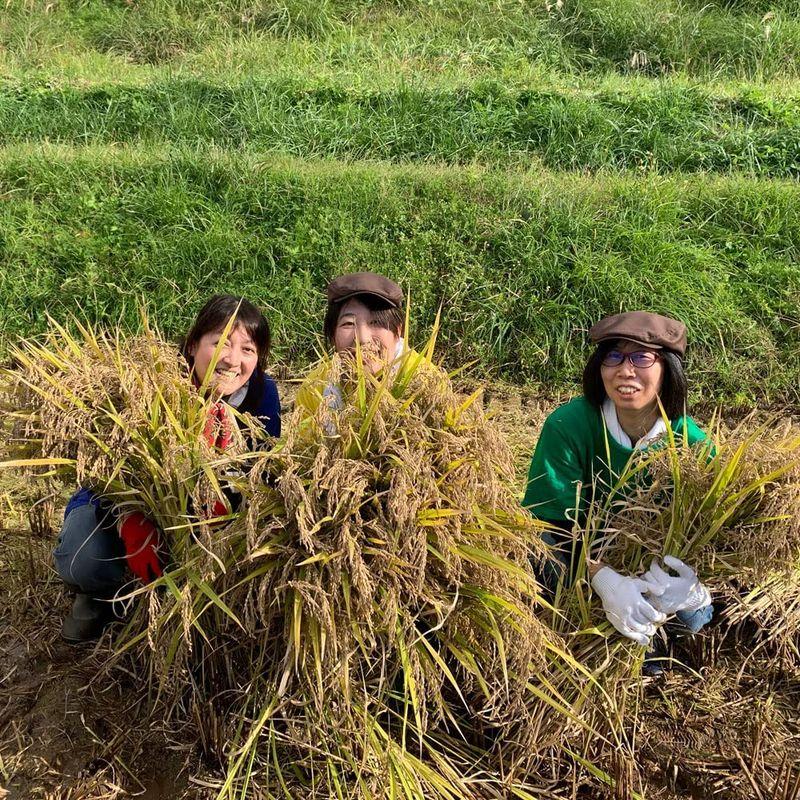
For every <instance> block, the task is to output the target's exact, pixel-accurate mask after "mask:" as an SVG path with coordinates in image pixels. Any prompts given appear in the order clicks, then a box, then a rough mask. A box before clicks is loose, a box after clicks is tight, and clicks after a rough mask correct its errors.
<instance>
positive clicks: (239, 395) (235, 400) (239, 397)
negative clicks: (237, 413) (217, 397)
mask: <svg viewBox="0 0 800 800" xmlns="http://www.w3.org/2000/svg"><path fill="white" fill-rule="evenodd" d="M249 386H250V381H247V383H246V384H245V385H244V386H240V387H239V388H238V389H237V390H236V391H235V392H234V393H233V394H232V395H229V396H228V397H226V398H225V402H226V403H227V404H228V405H229V406H231V407H232V408H239V406H240V405H241V404H242V403H243V402H244V399H245V397H247V389H248V387H249Z"/></svg>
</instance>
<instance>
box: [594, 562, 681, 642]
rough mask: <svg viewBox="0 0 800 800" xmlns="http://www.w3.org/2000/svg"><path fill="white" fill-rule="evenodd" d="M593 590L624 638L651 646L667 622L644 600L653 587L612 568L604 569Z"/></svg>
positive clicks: (611, 621) (610, 620) (597, 574)
mask: <svg viewBox="0 0 800 800" xmlns="http://www.w3.org/2000/svg"><path fill="white" fill-rule="evenodd" d="M592 588H593V589H594V590H595V591H596V592H597V594H598V595H599V596H600V599H601V600H602V601H603V611H605V612H606V619H608V621H609V622H610V623H611V624H612V625H613V626H614V627H615V628H616V629H617V630H618V631H619V632H620V633H621V634H622V635H623V636H627V637H628V638H629V639H633V641H634V642H638V643H639V644H641V645H643V646H647V645H648V644H649V643H650V637H651V636H652V635H653V634H654V633H655V632H656V626H657V625H659V624H661V623H662V622H665V621H666V619H667V618H666V616H665V615H664V614H662V613H661V612H660V611H657V610H656V609H655V608H653V606H652V605H650V603H648V602H647V600H646V599H645V598H644V597H643V596H642V595H643V592H647V591H651V587H650V585H649V584H647V583H645V582H644V581H643V580H640V579H639V578H629V577H626V576H625V575H620V574H619V573H618V572H614V570H613V569H611V567H603V568H602V569H600V570H598V572H597V573H596V574H595V576H594V577H593V578H592Z"/></svg>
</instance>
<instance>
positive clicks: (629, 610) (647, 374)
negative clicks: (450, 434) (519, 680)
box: [523, 311, 713, 645]
mask: <svg viewBox="0 0 800 800" xmlns="http://www.w3.org/2000/svg"><path fill="white" fill-rule="evenodd" d="M589 336H590V339H591V340H592V342H593V343H594V344H596V346H597V347H596V349H595V351H594V353H593V354H592V356H591V357H590V358H589V361H588V363H587V364H586V368H585V369H584V373H583V396H581V397H576V398H575V399H574V400H571V401H570V402H568V403H566V404H564V405H562V406H560V407H559V408H557V409H556V410H555V411H554V412H553V413H552V414H550V416H549V417H548V418H547V420H545V423H544V426H543V428H542V432H541V435H540V437H539V441H538V443H537V445H536V450H535V452H534V454H533V459H532V461H531V465H530V469H529V471H528V484H527V489H526V492H525V498H524V500H523V505H524V506H525V507H526V508H528V509H529V510H530V512H531V513H532V514H533V515H534V516H536V517H537V518H538V519H541V520H544V521H546V522H548V523H550V525H551V526H552V530H551V532H548V533H547V534H545V539H546V540H547V541H548V543H549V544H551V545H552V547H553V551H554V557H555V558H554V560H553V562H551V563H550V564H549V565H547V569H546V570H545V574H544V575H543V578H544V582H545V584H546V585H547V584H549V586H550V588H551V589H553V588H554V587H555V584H556V582H557V580H558V574H559V572H561V573H562V574H565V575H566V577H567V578H568V579H569V578H571V576H572V575H573V574H574V570H575V569H576V567H577V558H578V557H580V553H579V552H576V551H579V548H580V541H579V539H578V538H577V537H576V536H574V535H573V530H580V529H581V528H582V526H583V525H584V523H585V516H586V511H587V508H588V505H589V503H590V502H591V501H592V500H594V501H595V502H597V501H602V500H604V499H607V498H608V496H609V494H610V493H611V492H612V491H613V490H615V489H616V490H622V491H624V487H618V483H619V479H620V476H621V475H623V474H624V473H625V471H626V468H627V467H628V465H629V463H630V460H631V457H632V455H633V454H634V452H635V451H636V450H644V449H646V448H648V447H650V446H652V445H654V444H656V443H657V442H658V441H659V440H661V439H663V437H664V436H665V434H666V432H667V428H666V424H665V422H664V416H666V417H667V419H668V420H669V421H670V425H671V427H672V430H673V432H674V434H675V436H676V438H678V439H683V440H685V441H686V442H688V444H690V445H695V444H699V443H705V442H706V436H705V434H704V433H703V431H702V430H700V428H699V427H698V426H697V424H696V423H695V421H694V420H693V419H692V418H691V417H689V416H686V399H687V383H686V376H685V374H684V370H683V361H682V359H683V355H684V353H685V350H686V327H685V326H684V325H683V323H681V322H678V321H677V320H674V319H670V318H669V317H663V316H660V315H658V314H652V313H649V312H646V311H632V312H627V313H624V314H617V315H615V316H612V317H607V318H605V319H603V320H601V321H600V322H598V323H597V324H596V325H595V326H594V327H593V328H592V329H591V330H590V332H589ZM662 409H663V415H662ZM665 563H666V564H667V565H668V566H670V567H672V568H673V569H676V570H678V573H679V574H678V576H677V577H675V576H673V575H671V574H669V573H667V572H665V571H664V570H662V569H661V567H660V566H659V565H658V564H654V565H653V567H651V569H650V571H649V572H648V573H646V574H645V576H644V580H642V579H639V578H631V577H626V576H623V575H619V574H618V573H616V572H615V571H614V570H612V569H611V567H608V566H605V565H603V564H599V563H592V562H591V561H590V562H589V575H590V578H591V583H592V586H593V588H594V590H595V591H596V592H597V594H598V595H599V596H600V598H601V600H602V601H603V608H604V610H605V612H606V616H607V617H608V619H609V621H610V622H611V623H612V625H614V627H615V628H616V629H617V630H618V631H619V632H620V633H622V634H623V635H625V636H627V637H628V638H630V639H633V640H634V641H636V642H639V643H640V644H642V645H647V644H648V643H649V641H650V637H651V636H652V635H653V634H654V633H655V630H656V626H658V625H660V624H661V623H663V622H664V621H665V620H666V618H667V615H670V614H677V616H678V618H679V619H680V620H681V622H683V624H684V625H685V626H686V627H688V628H689V629H690V630H692V631H693V632H696V631H697V630H699V629H700V628H701V627H702V626H703V625H705V624H706V623H707V622H708V621H709V620H710V619H711V615H712V613H713V608H712V606H711V604H710V602H711V601H710V596H709V594H708V591H707V590H706V589H705V587H703V586H702V584H700V582H699V581H698V580H697V576H696V575H695V574H694V572H693V570H691V569H690V568H689V567H687V566H686V565H685V564H683V563H682V562H680V561H678V559H674V558H672V557H670V556H667V557H666V558H665Z"/></svg>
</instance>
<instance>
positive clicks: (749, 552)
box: [551, 419, 800, 797]
mask: <svg viewBox="0 0 800 800" xmlns="http://www.w3.org/2000/svg"><path fill="white" fill-rule="evenodd" d="M713 428H716V430H715V433H714V435H713V437H712V439H713V441H709V443H708V445H707V446H698V447H695V448H691V447H689V446H688V445H685V444H683V443H682V442H681V441H680V440H677V439H676V438H675V437H674V436H673V435H672V433H671V432H668V436H667V440H666V441H665V443H664V445H663V446H662V447H659V448H653V449H651V450H649V451H646V452H643V453H638V454H636V455H635V456H634V458H633V459H632V461H631V463H630V464H629V466H628V469H627V471H626V474H624V475H623V476H621V477H620V480H619V484H618V486H616V487H611V491H610V492H608V493H606V492H599V491H598V492H596V496H598V497H599V496H602V497H603V500H602V501H597V502H594V503H591V504H590V507H589V509H588V512H587V518H586V523H585V526H584V528H583V530H582V537H583V550H584V552H591V553H592V555H593V557H594V558H596V559H598V560H600V561H602V562H604V563H607V564H609V565H610V566H612V567H613V568H614V569H616V570H618V571H619V572H621V573H623V574H633V575H636V574H640V573H641V572H642V571H643V570H644V569H645V568H646V567H647V566H649V564H650V561H651V559H652V558H654V557H658V558H661V557H662V556H663V555H666V554H672V555H677V556H679V557H680V558H682V559H684V560H685V561H686V562H687V563H689V564H690V565H692V566H693V567H695V568H696V569H697V571H698V573H699V575H700V578H701V579H702V580H703V582H704V583H706V584H707V585H708V586H709V587H710V588H711V589H712V592H713V593H714V598H715V600H716V601H720V600H721V601H722V602H721V605H722V606H723V609H724V610H723V612H722V613H723V616H724V618H725V620H726V622H727V623H728V624H729V625H730V624H733V623H737V624H739V623H745V622H746V623H748V625H749V626H750V627H749V628H748V636H750V637H751V638H750V642H749V644H750V647H751V648H752V646H753V644H754V643H755V641H761V642H763V643H764V644H765V645H766V644H769V646H770V653H771V654H772V655H773V656H775V655H777V656H778V657H779V661H780V663H782V664H783V665H784V666H792V667H795V668H796V666H797V665H798V663H800V657H799V656H800V652H799V650H800V601H798V597H800V436H798V431H797V430H796V429H794V428H792V427H791V425H790V424H788V423H786V424H784V425H776V424H774V423H773V424H762V425H756V424H755V423H754V422H753V421H752V419H749V420H745V421H744V422H743V423H741V424H740V425H739V426H738V427H737V428H736V429H735V430H733V431H729V432H724V433H723V432H722V431H721V430H720V429H719V426H714V425H712V429H713ZM623 485H624V486H625V487H626V488H625V491H624V492H621V491H617V490H618V489H620V488H621V487H622V486H623ZM553 606H554V611H553V612H552V613H551V624H552V626H553V627H554V629H556V630H557V631H558V632H560V633H561V634H562V635H563V636H564V637H565V638H566V641H567V642H568V645H569V651H570V653H571V655H572V656H573V658H574V659H575V661H576V662H577V663H579V664H581V665H582V666H583V667H584V668H585V669H586V670H587V671H589V672H590V673H591V674H592V675H593V676H594V678H595V679H596V680H595V681H587V682H585V683H584V684H583V685H581V684H578V683H577V682H572V683H571V684H570V685H565V684H564V683H563V682H562V683H561V684H559V692H560V695H561V696H562V697H563V698H564V699H565V702H568V703H569V704H570V706H571V707H572V708H573V709H574V710H576V709H578V708H580V710H581V714H582V717H583V719H584V722H585V729H584V730H589V731H591V730H596V731H598V732H600V733H602V734H603V737H602V738H597V737H593V736H591V735H589V736H584V741H583V743H582V744H581V745H579V746H576V747H577V749H575V751H574V752H573V757H574V761H575V763H576V772H577V773H578V774H580V773H581V772H582V773H583V774H584V775H586V774H590V775H592V776H594V778H595V779H597V780H599V781H600V782H601V783H605V784H608V785H614V786H615V787H616V791H617V795H616V796H620V797H622V796H629V795H626V794H625V791H627V790H626V788H625V786H626V784H627V785H628V786H630V781H631V780H633V784H634V786H635V780H636V776H635V774H634V775H633V776H632V778H626V776H625V774H624V773H625V770H624V769H622V766H623V765H621V764H620V759H622V760H624V761H627V763H628V764H629V765H633V764H634V763H636V761H637V759H636V751H637V737H639V736H641V731H639V730H638V725H637V719H638V717H639V708H640V705H641V700H642V686H641V684H640V682H639V681H638V680H637V677H638V675H639V672H640V669H641V666H642V663H643V656H644V654H643V651H642V650H641V648H638V647H634V646H631V644H630V643H628V642H627V641H626V640H624V639H623V638H622V637H620V636H618V635H617V634H615V632H614V631H613V630H611V629H610V627H609V626H608V623H606V622H605V619H604V615H603V611H602V609H601V608H600V607H599V603H598V602H597V601H596V599H595V600H594V601H593V599H592V593H591V589H590V585H589V576H588V574H587V568H586V563H585V561H584V559H579V562H578V565H577V570H576V576H575V579H574V580H572V581H565V582H564V583H563V584H562V585H560V586H559V588H558V590H557V592H556V597H555V599H554V602H553ZM753 627H755V631H754V630H753ZM727 628H728V626H727V625H726V626H722V628H720V629H718V630H722V631H725V630H727ZM753 633H755V639H753V638H752V637H753ZM598 634H601V635H598ZM609 742H613V743H614V747H613V748H609V747H608V743H609ZM563 763H564V761H563V760H562V764H563Z"/></svg>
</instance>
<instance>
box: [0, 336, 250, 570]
mask: <svg viewBox="0 0 800 800" xmlns="http://www.w3.org/2000/svg"><path fill="white" fill-rule="evenodd" d="M77 329H78V331H79V332H78V333H77V334H76V335H73V334H71V333H70V332H68V331H67V330H66V329H64V328H62V327H60V326H58V325H57V324H55V323H54V324H53V328H52V330H51V331H50V333H49V334H48V335H47V336H46V337H45V338H44V339H43V340H42V341H41V342H33V341H30V342H23V343H22V344H20V345H19V346H17V347H16V348H14V349H13V350H12V356H13V358H14V362H15V366H14V367H13V368H12V369H8V370H5V371H4V373H3V380H2V386H1V387H0V392H2V394H1V395H0V402H2V405H3V407H4V409H5V411H6V414H7V416H8V417H9V418H10V419H12V420H13V421H14V436H13V439H12V442H11V444H10V445H9V449H10V451H11V452H10V453H9V455H10V456H13V458H12V459H11V460H9V461H7V462H6V463H5V466H15V465H23V466H24V465H27V466H39V465H49V466H51V467H53V468H54V469H55V470H56V471H58V472H59V473H60V474H61V475H62V476H63V477H64V478H65V480H67V481H68V482H69V483H77V484H79V485H81V486H84V487H86V488H89V489H92V490H95V491H97V492H98V493H99V494H101V495H102V496H103V497H104V498H105V499H107V500H108V501H109V502H110V503H113V505H114V506H115V507H116V508H117V510H118V511H119V512H120V513H124V512H125V511H129V510H134V509H135V510H140V511H142V512H144V513H145V515H146V516H147V517H148V518H150V519H152V520H153V521H154V522H155V523H156V525H157V526H158V527H159V528H160V529H161V530H162V531H166V532H168V533H169V537H168V538H169V542H168V548H169V552H170V555H171V557H172V558H173V560H175V561H176V562H182V561H184V560H185V558H186V556H187V555H188V554H189V553H191V555H192V557H195V556H196V554H197V553H198V552H204V551H203V550H202V548H198V547H197V546H196V544H197V542H200V543H205V544H206V545H208V546H209V547H210V546H211V545H212V544H213V542H214V541H215V534H214V532H213V530H212V528H211V527H210V526H209V525H208V521H207V517H208V516H210V515H209V514H208V513H207V509H210V508H212V507H213V504H214V502H215V501H217V500H224V494H223V493H222V491H221V485H220V480H221V479H222V477H223V472H224V471H225V470H226V469H231V468H232V467H233V466H235V465H236V464H237V463H238V462H242V463H244V462H246V461H247V458H248V456H247V455H246V453H247V451H248V448H247V446H246V444H245V435H246V436H248V437H251V438H252V439H255V440H258V439H259V438H261V437H263V434H262V432H261V430H260V427H259V426H258V425H257V424H255V423H252V422H251V421H249V420H248V419H246V418H245V419H243V431H240V430H239V429H238V427H237V426H236V425H233V426H231V428H232V430H231V435H232V437H233V440H232V442H231V445H230V446H229V448H228V449H227V450H226V452H225V456H224V457H222V456H221V455H220V454H219V453H218V452H217V451H216V450H215V448H214V447H212V446H210V445H209V444H208V439H209V438H210V439H211V440H213V439H214V437H213V436H211V437H209V436H208V435H207V433H206V435H204V432H206V429H207V427H208V424H209V419H210V417H209V408H210V407H211V406H212V401H211V400H210V399H206V398H204V397H203V396H202V395H201V392H200V391H199V390H198V388H197V387H196V386H195V385H194V384H193V382H192V381H190V380H189V374H188V368H187V365H186V363H185V361H184V360H183V359H182V357H181V356H180V355H179V354H178V353H177V351H176V350H175V348H174V347H173V346H172V345H168V344H165V343H164V342H163V341H161V340H160V338H159V337H158V335H157V333H155V332H153V331H151V330H149V329H146V330H145V332H144V333H143V334H142V335H141V336H136V337H130V338H127V337H121V336H112V335H109V334H107V333H103V332H99V331H95V330H93V329H92V328H91V327H88V326H82V325H77ZM211 421H212V422H213V421H214V419H213V416H212V417H211ZM190 532H191V533H190ZM208 563H209V564H213V563H215V561H214V559H213V558H211V559H209V560H208Z"/></svg>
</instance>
